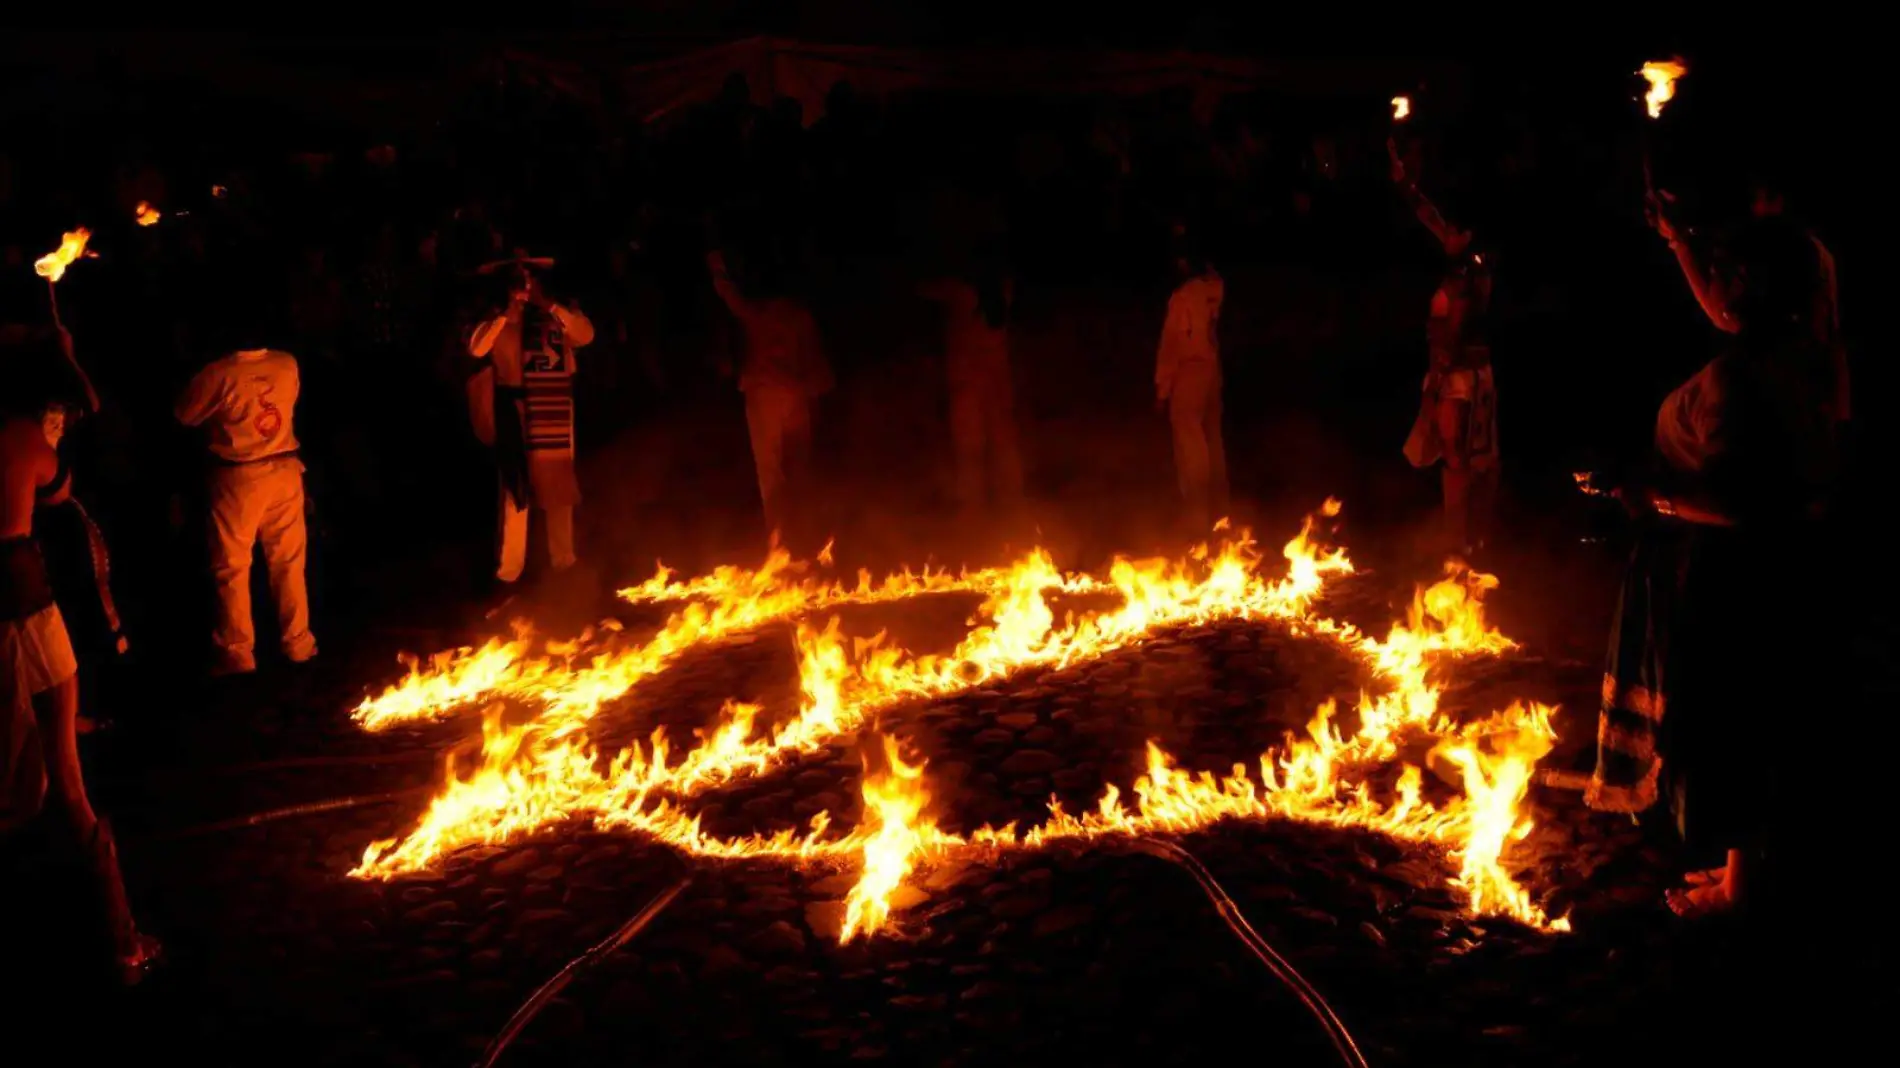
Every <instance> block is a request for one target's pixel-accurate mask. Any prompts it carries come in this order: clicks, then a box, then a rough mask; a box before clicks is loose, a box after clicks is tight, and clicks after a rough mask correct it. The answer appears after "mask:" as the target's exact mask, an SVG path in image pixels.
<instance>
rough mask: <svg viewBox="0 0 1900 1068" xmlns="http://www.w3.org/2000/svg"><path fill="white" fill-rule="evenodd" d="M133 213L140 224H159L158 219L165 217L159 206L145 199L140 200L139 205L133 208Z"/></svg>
mask: <svg viewBox="0 0 1900 1068" xmlns="http://www.w3.org/2000/svg"><path fill="white" fill-rule="evenodd" d="M132 215H133V217H134V218H136V219H137V220H138V223H139V225H140V226H157V225H158V220H160V219H162V218H164V216H163V215H162V214H160V212H159V210H158V209H157V208H154V207H152V206H151V205H150V204H147V203H146V202H145V201H143V200H141V201H139V203H138V207H136V208H133V209H132Z"/></svg>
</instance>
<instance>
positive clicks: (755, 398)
mask: <svg viewBox="0 0 1900 1068" xmlns="http://www.w3.org/2000/svg"><path fill="white" fill-rule="evenodd" d="M706 264H707V266H708V267H709V268H710V269H711V271H712V282H713V289H714V290H716V291H717V292H718V294H719V299H720V300H722V301H724V302H725V304H726V307H727V308H728V309H730V310H731V312H732V314H733V316H734V317H735V318H737V319H738V320H739V325H740V327H741V328H742V329H743V330H744V332H745V356H744V362H743V363H742V364H741V365H740V367H739V390H740V392H742V393H744V394H745V420H746V429H747V430H748V431H749V432H750V434H751V438H752V462H753V463H754V464H755V465H757V467H758V473H759V499H760V501H761V502H762V503H763V504H764V507H765V524H766V527H767V528H768V529H769V530H770V531H771V532H772V534H773V536H774V537H775V538H778V537H790V536H792V534H793V533H794V530H795V529H796V525H797V524H798V522H799V521H800V520H801V519H802V518H803V506H804V505H805V503H806V502H805V501H803V500H802V499H801V498H802V497H803V496H804V494H805V491H806V489H807V488H808V487H807V480H808V474H809V468H810V463H811V402H812V401H813V400H814V399H816V398H818V397H820V396H823V395H824V394H825V393H828V392H830V390H831V386H832V378H831V364H830V363H829V362H827V361H826V359H825V353H824V348H823V345H822V342H821V341H820V338H819V336H818V323H817V320H815V319H813V318H812V314H811V312H810V311H809V310H807V309H806V308H805V306H804V305H802V304H800V303H799V302H797V301H795V300H793V299H791V298H790V297H785V296H774V297H768V298H765V299H754V298H752V297H748V296H746V295H745V294H744V293H741V292H740V291H739V287H738V286H737V285H735V284H734V283H733V281H732V276H731V275H730V274H728V273H727V271H726V260H725V256H724V255H723V254H721V253H719V252H713V253H710V254H709V255H708V256H707V257H706Z"/></svg>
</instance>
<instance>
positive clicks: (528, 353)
mask: <svg viewBox="0 0 1900 1068" xmlns="http://www.w3.org/2000/svg"><path fill="white" fill-rule="evenodd" d="M553 265H554V261H553V260H551V259H546V258H531V257H528V256H527V255H525V254H523V253H519V252H518V253H517V254H516V256H515V258H514V259H511V260H503V261H500V262H499V263H492V264H489V265H487V266H485V267H483V268H482V269H481V270H482V273H484V274H503V275H504V276H505V277H506V278H508V279H509V282H510V289H509V294H508V302H507V304H506V305H504V306H503V308H502V310H501V314H499V315H496V316H494V317H492V318H489V319H487V320H484V321H483V322H481V323H478V324H477V325H476V327H475V331H474V333H473V334H471V335H470V336H469V343H468V353H469V355H470V356H473V357H475V358H476V359H478V360H487V361H488V366H487V367H484V368H482V369H481V370H480V371H478V372H477V373H476V375H475V377H474V378H472V379H470V381H469V387H470V389H469V404H470V411H469V415H470V418H471V419H473V420H474V424H475V433H476V436H477V437H478V438H480V439H481V440H482V443H483V444H485V445H488V446H489V447H491V448H493V449H494V450H495V461H496V466H497V467H498V468H499V469H500V472H501V550H500V560H499V562H498V564H497V566H496V568H495V577H496V578H498V579H500V580H501V581H502V582H513V581H515V580H516V579H519V578H520V577H521V572H522V569H523V568H524V567H526V566H527V559H528V508H529V506H530V505H532V506H533V507H535V508H538V509H540V511H541V514H542V516H543V517H544V518H545V519H546V521H547V536H548V563H549V566H551V567H552V568H553V569H554V570H556V571H563V570H566V569H567V568H570V567H572V566H574V563H575V561H576V556H575V553H574V506H575V505H576V504H579V503H580V499H581V487H580V480H579V479H578V478H577V477H576V476H575V472H574V350H575V349H577V348H581V347H582V346H584V345H587V344H590V343H591V342H592V341H593V340H594V324H593V323H592V322H590V321H588V318H587V316H585V315H583V314H581V310H580V309H579V308H578V307H569V306H565V305H562V304H557V303H555V302H554V301H553V300H551V299H549V298H548V296H547V294H546V293H545V292H543V291H542V289H541V282H540V279H538V278H536V277H535V275H534V270H535V269H538V268H545V267H552V266H553Z"/></svg>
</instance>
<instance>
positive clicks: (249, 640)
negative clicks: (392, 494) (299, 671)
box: [211, 459, 317, 671]
mask: <svg viewBox="0 0 1900 1068" xmlns="http://www.w3.org/2000/svg"><path fill="white" fill-rule="evenodd" d="M259 544H261V545H262V546H263V548H264V567H265V569H266V570H267V571H269V573H270V594H271V599H272V600H273V601H276V602H277V629H278V637H279V640H280V641H281V642H282V643H283V650H284V655H285V656H287V657H289V658H290V659H292V660H295V661H304V660H308V659H310V658H311V657H313V656H315V655H317V639H316V638H314V637H312V636H311V634H310V595H309V591H308V589H307V588H306V587H305V585H304V558H305V555H306V552H307V549H308V546H309V542H308V539H307V536H306V532H305V530H304V521H303V464H301V463H299V462H298V461H297V460H295V459H283V460H270V461H266V462H264V463H259V464H246V465H243V466H240V467H221V468H218V469H217V470H215V471H214V472H212V476H211V577H212V580H213V581H214V582H215V583H216V584H217V588H218V621H217V629H216V630H215V631H214V632H213V634H212V641H213V642H214V644H216V646H217V653H218V657H219V663H218V665H217V666H218V669H219V670H221V671H250V670H252V669H254V668H256V667H257V659H256V655H255V652H254V648H255V645H256V634H255V632H254V631H253V629H252V623H251V557H252V555H253V553H254V551H255V549H256V547H257V546H258V545H259Z"/></svg>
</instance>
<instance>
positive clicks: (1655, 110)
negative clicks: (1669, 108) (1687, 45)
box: [1637, 57, 1689, 119]
mask: <svg viewBox="0 0 1900 1068" xmlns="http://www.w3.org/2000/svg"><path fill="white" fill-rule="evenodd" d="M1637 73H1638V74H1641V75H1642V76H1643V79H1644V80H1645V81H1647V82H1649V92H1647V93H1644V94H1643V104H1644V105H1645V106H1646V107H1648V108H1649V117H1650V118H1652V119H1660V118H1662V113H1663V105H1664V104H1667V103H1669V101H1671V100H1673V99H1674V98H1675V95H1676V79H1677V78H1680V77H1682V76H1683V75H1685V74H1687V73H1689V68H1688V67H1687V66H1686V65H1685V64H1684V63H1683V62H1682V60H1681V58H1680V57H1678V58H1675V59H1652V60H1650V61H1649V62H1647V63H1645V64H1643V69H1642V70H1640V71H1638V72H1637Z"/></svg>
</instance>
